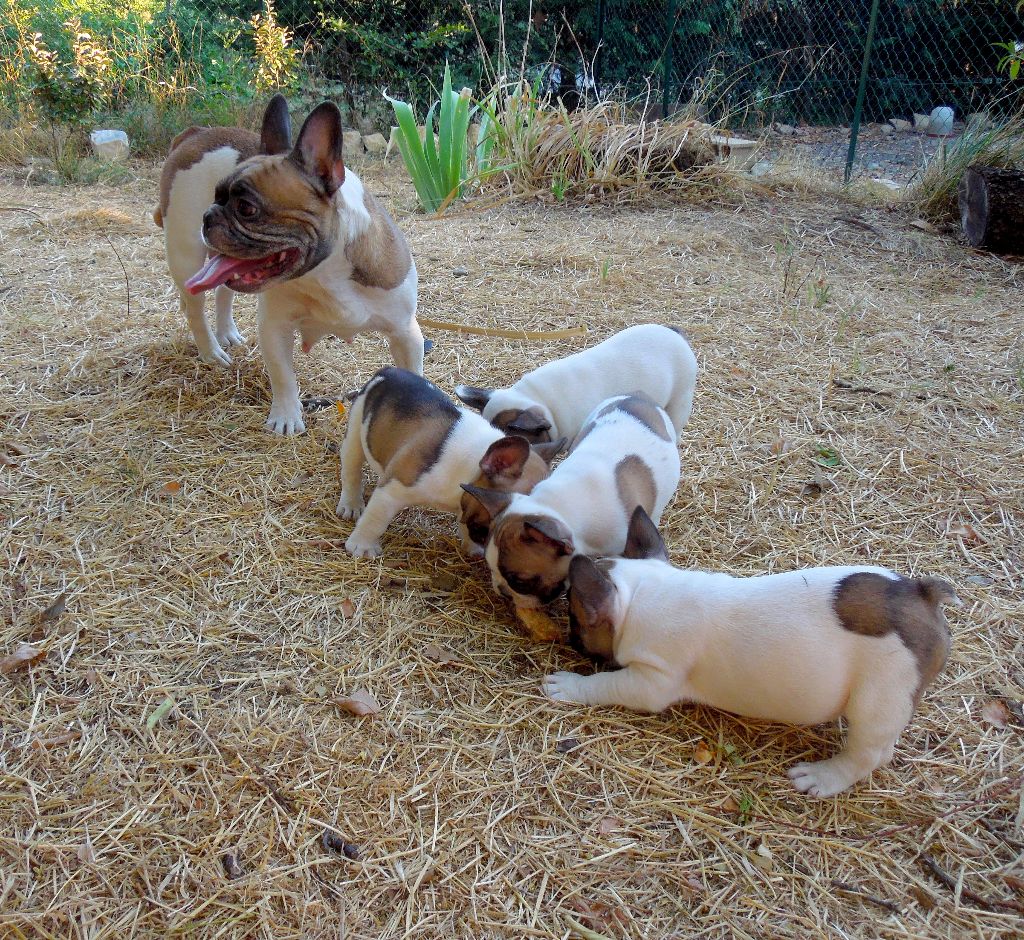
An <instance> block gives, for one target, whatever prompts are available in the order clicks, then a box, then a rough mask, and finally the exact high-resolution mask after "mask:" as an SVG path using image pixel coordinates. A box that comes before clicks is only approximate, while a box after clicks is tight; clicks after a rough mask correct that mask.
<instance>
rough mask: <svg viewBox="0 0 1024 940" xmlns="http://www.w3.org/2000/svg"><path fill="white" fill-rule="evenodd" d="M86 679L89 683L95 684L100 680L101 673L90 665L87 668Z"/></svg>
mask: <svg viewBox="0 0 1024 940" xmlns="http://www.w3.org/2000/svg"><path fill="white" fill-rule="evenodd" d="M85 681H86V683H87V684H88V685H90V686H94V685H96V683H97V682H99V681H100V674H99V673H98V672H97V671H96V670H95V669H94V668H93V667H92V666H90V667H89V668H88V669H86V670H85Z"/></svg>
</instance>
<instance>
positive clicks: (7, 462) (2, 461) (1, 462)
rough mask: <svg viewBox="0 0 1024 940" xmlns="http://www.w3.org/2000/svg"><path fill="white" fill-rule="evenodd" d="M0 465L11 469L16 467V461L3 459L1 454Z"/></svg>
mask: <svg viewBox="0 0 1024 940" xmlns="http://www.w3.org/2000/svg"><path fill="white" fill-rule="evenodd" d="M0 465H2V466H4V467H10V468H12V469H13V468H14V467H16V466H18V461H16V460H11V458H10V457H5V456H4V455H3V454H0Z"/></svg>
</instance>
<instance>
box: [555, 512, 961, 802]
mask: <svg viewBox="0 0 1024 940" xmlns="http://www.w3.org/2000/svg"><path fill="white" fill-rule="evenodd" d="M625 556H626V557H625V558H602V559H599V560H596V561H595V560H594V559H592V558H587V557H585V556H577V557H576V558H574V559H573V561H572V565H571V566H570V569H569V579H570V588H569V611H570V630H571V640H572V642H573V645H574V646H576V647H577V648H578V649H579V650H580V651H581V652H585V653H589V654H591V655H593V656H596V657H598V658H599V659H603V660H606V661H608V662H609V663H611V664H613V665H616V666H620V667H622V668H620V669H617V670H613V671H609V672H598V673H595V674H594V675H592V676H581V675H577V674H576V673H572V672H556V673H555V674H554V675H551V676H548V677H547V678H546V679H545V680H544V682H543V686H542V688H543V691H544V692H545V693H546V694H547V695H548V696H550V697H551V698H553V699H556V700H558V701H560V702H578V703H580V704H582V705H622V706H624V707H626V708H633V709H636V710H638V711H646V712H659V711H662V710H663V709H666V708H668V707H669V706H670V705H672V704H674V703H676V702H699V703H702V704H704V705H711V706H712V707H714V708H721V709H723V710H725V711H730V712H734V713H735V714H737V715H744V716H747V717H749V718H762V719H766V720H769V721H784V722H789V723H790V724H795V725H816V724H820V723H822V722H826V721H832V720H833V719H835V718H838V717H839V716H840V715H842V716H844V717H845V718H846V722H847V741H846V747H845V748H843V750H842V751H840V752H839V753H838V754H836V755H835V756H834V757H831V758H829V759H828V760H822V761H815V762H813V763H800V764H796V765H794V766H793V767H791V768H790V770H789V776H790V778H791V779H792V781H793V784H794V786H795V787H796V788H797V789H798V790H800V791H802V792H804V793H809V794H811V795H812V796H820V797H826V796H831V795H833V794H835V793H839V792H840V791H841V790H845V789H846V788H847V787H849V786H850V785H851V784H853V783H855V782H856V781H858V780H862V779H863V778H865V777H867V776H868V775H869V774H870V773H871V772H872V771H873V770H874V769H875V768H876V767H880V766H882V765H883V764H886V763H888V762H889V761H890V760H891V759H892V754H893V747H894V745H895V743H896V739H897V738H898V737H899V734H900V732H901V731H902V730H903V729H904V727H906V725H907V723H908V722H909V721H910V718H911V716H912V715H913V713H914V709H915V708H916V707H917V704H918V702H919V701H920V700H921V694H922V693H923V692H924V690H925V687H926V686H927V685H928V683H929V682H931V681H932V680H933V679H934V678H935V677H936V676H937V675H938V674H939V672H940V671H941V670H942V667H943V666H944V665H945V662H946V657H947V656H948V654H949V628H948V627H947V625H946V621H945V618H944V617H943V615H942V610H941V604H943V603H954V604H959V603H960V602H959V600H958V599H957V597H956V594H955V593H954V592H953V589H952V588H951V587H950V586H949V585H948V584H947V583H946V582H945V581H941V580H939V579H938V578H904V577H901V576H900V575H898V574H894V573H893V572H891V571H889V570H887V569H885V568H876V567H869V566H863V565H853V566H845V567H830V568H805V569H803V570H801V571H790V572H787V573H785V574H775V575H765V576H761V577H752V578H735V577H731V576H730V575H727V574H712V573H708V572H704V571H691V570H683V569H680V568H675V567H673V566H672V565H671V564H670V563H669V560H668V554H667V552H666V550H665V544H664V542H663V541H662V539H661V536H660V535H659V534H658V530H657V528H656V527H655V525H654V523H653V522H652V521H651V519H650V518H649V517H648V516H647V514H646V513H645V512H644V511H643V509H641V508H639V507H638V508H637V510H636V512H635V513H634V515H633V518H632V520H631V522H630V528H629V538H628V540H627V543H626V549H625Z"/></svg>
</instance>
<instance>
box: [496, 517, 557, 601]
mask: <svg viewBox="0 0 1024 940" xmlns="http://www.w3.org/2000/svg"><path fill="white" fill-rule="evenodd" d="M573 551H574V546H573V539H572V532H570V531H569V529H568V527H567V526H566V525H565V523H563V522H561V521H560V520H559V519H556V518H554V517H552V516H542V515H525V516H524V515H520V514H518V513H514V512H510V513H506V514H505V515H503V516H500V517H499V518H498V519H496V520H495V521H494V523H493V528H492V531H491V538H490V541H489V542H488V543H487V552H486V556H485V557H486V558H487V563H488V565H489V566H490V569H491V581H492V582H493V583H494V588H495V590H496V591H498V593H499V594H502V595H504V596H505V597H507V598H509V599H510V600H511V601H512V602H513V603H514V604H515V605H516V607H541V606H543V605H544V604H550V603H551V601H553V600H554V599H555V598H556V597H558V596H559V595H560V594H561V593H562V592H563V591H564V590H565V582H566V578H567V577H568V576H569V561H570V559H571V558H572V554H573Z"/></svg>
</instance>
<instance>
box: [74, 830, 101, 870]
mask: <svg viewBox="0 0 1024 940" xmlns="http://www.w3.org/2000/svg"><path fill="white" fill-rule="evenodd" d="M75 854H76V855H77V856H78V860H79V861H80V862H81V863H82V864H83V865H91V864H92V863H93V862H95V861H96V851H95V849H93V847H92V840H91V839H90V838H89V837H88V836H86V837H85V841H84V842H83V843H82V844H81V845H80V846H79V847H78V851H77V852H76V853H75Z"/></svg>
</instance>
